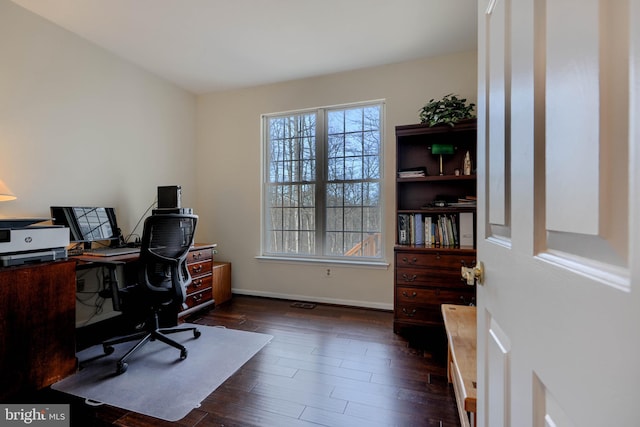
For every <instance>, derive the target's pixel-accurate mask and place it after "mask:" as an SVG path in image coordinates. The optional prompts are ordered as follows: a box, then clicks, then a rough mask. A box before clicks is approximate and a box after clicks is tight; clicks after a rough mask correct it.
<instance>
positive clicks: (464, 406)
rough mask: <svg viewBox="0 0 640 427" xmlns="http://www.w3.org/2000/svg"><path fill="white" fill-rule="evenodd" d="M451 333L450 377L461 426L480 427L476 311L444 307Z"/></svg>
mask: <svg viewBox="0 0 640 427" xmlns="http://www.w3.org/2000/svg"><path fill="white" fill-rule="evenodd" d="M442 317H443V318H444V327H445V329H446V331H447V340H448V357H447V378H448V380H449V383H453V390H454V392H455V395H456V402H457V404H458V413H459V415H460V424H461V425H462V426H463V427H471V426H475V425H476V387H477V382H476V341H477V338H476V308H475V307H470V306H466V305H452V304H443V305H442Z"/></svg>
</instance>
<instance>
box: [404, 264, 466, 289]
mask: <svg viewBox="0 0 640 427" xmlns="http://www.w3.org/2000/svg"><path fill="white" fill-rule="evenodd" d="M403 285H409V286H439V287H447V288H456V289H462V290H464V289H466V286H467V285H465V284H464V282H463V281H462V276H461V274H460V268H457V269H455V270H453V269H452V270H428V269H425V268H396V286H403Z"/></svg>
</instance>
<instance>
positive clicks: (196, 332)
mask: <svg viewBox="0 0 640 427" xmlns="http://www.w3.org/2000/svg"><path fill="white" fill-rule="evenodd" d="M200 335H202V332H200V331H199V330H197V329H196V330H194V331H193V337H194V338H200Z"/></svg>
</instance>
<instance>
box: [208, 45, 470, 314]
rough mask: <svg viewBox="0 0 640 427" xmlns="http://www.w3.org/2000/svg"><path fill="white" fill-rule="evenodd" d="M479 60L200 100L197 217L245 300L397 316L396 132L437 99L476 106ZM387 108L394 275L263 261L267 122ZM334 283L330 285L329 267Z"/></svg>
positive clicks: (424, 63)
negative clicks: (334, 109)
mask: <svg viewBox="0 0 640 427" xmlns="http://www.w3.org/2000/svg"><path fill="white" fill-rule="evenodd" d="M476 88H477V84H476V53H475V52H468V53H462V54H455V55H450V56H445V57H438V58H431V59H423V60H419V61H413V62H407V63H402V64H395V65H388V66H383V67H376V68H370V69H365V70H360V71H353V72H348V73H340V74H335V75H328V76H323V77H319V78H311V79H304V80H298V81H292V82H286V83H281V84H274V85H268V86H261V87H254V88H249V89H243V90H234V91H228V92H218V93H212V94H208V95H203V96H199V97H198V108H197V111H198V120H197V123H198V126H197V129H198V130H197V133H198V135H197V139H198V146H197V160H196V170H197V175H198V177H197V179H198V194H197V209H198V214H199V215H200V216H201V219H202V220H201V222H200V224H199V227H200V235H201V236H203V237H204V238H205V240H208V241H213V242H216V243H218V244H219V256H218V258H219V259H221V260H222V259H224V260H228V261H231V262H232V263H233V289H234V292H238V293H249V294H255V295H264V296H274V297H285V298H292V299H302V300H311V301H317V302H330V303H337V304H348V305H358V306H368V307H377V308H392V303H393V286H392V284H393V263H392V261H393V259H392V258H393V243H394V227H395V220H394V201H395V188H394V176H395V136H394V128H395V126H396V125H403V124H411V123H416V122H417V121H418V110H419V109H420V108H421V107H422V106H423V105H424V104H425V103H426V102H427V101H429V99H431V98H439V97H441V96H443V95H446V94H447V93H450V92H453V93H457V94H459V95H460V96H462V97H466V98H468V99H469V101H475V99H476ZM373 99H385V100H386V121H385V126H386V130H385V144H384V159H385V165H384V174H385V179H384V197H385V207H384V214H385V215H384V216H385V231H386V238H387V240H386V244H385V258H386V260H387V262H389V264H390V266H389V268H388V269H376V268H364V267H355V266H349V267H345V266H338V265H331V264H323V265H317V264H299V263H281V262H268V261H262V260H257V259H256V258H255V257H256V256H257V255H259V253H260V207H261V206H260V204H261V202H260V198H261V195H260V191H261V190H260V189H261V176H260V170H261V157H260V152H261V146H260V115H261V114H264V113H273V112H280V111H289V110H294V109H301V108H309V107H319V106H326V105H335V104H343V103H349V102H357V101H366V100H373ZM327 268H330V269H331V272H332V274H331V277H330V278H327V277H326V269H327Z"/></svg>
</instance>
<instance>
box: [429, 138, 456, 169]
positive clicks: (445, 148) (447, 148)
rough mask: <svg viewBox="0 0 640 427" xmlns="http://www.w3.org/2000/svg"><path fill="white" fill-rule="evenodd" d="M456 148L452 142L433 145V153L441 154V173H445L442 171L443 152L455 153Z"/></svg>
mask: <svg viewBox="0 0 640 427" xmlns="http://www.w3.org/2000/svg"><path fill="white" fill-rule="evenodd" d="M453 152H454V149H453V145H451V144H433V145H432V146H431V154H438V155H440V175H444V172H443V171H442V155H443V154H453Z"/></svg>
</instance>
